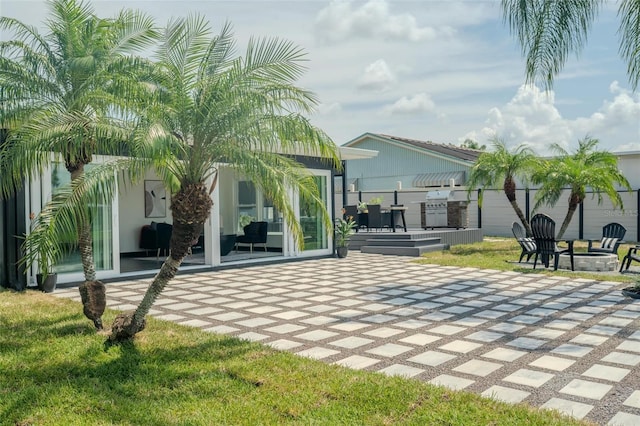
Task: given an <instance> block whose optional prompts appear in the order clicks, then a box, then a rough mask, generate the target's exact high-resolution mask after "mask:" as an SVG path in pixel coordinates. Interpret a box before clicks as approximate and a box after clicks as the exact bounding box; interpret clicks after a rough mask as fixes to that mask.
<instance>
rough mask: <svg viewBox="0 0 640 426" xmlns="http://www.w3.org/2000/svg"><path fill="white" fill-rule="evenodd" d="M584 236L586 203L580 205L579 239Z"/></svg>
mask: <svg viewBox="0 0 640 426" xmlns="http://www.w3.org/2000/svg"><path fill="white" fill-rule="evenodd" d="M583 235H584V201H583V202H582V203H580V204H578V239H579V240H581V239H582V237H583Z"/></svg>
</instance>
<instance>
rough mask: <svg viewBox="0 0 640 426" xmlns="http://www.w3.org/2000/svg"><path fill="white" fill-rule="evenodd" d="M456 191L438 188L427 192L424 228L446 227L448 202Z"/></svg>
mask: <svg viewBox="0 0 640 426" xmlns="http://www.w3.org/2000/svg"><path fill="white" fill-rule="evenodd" d="M453 194H454V191H449V190H437V191H429V192H427V195H426V199H425V202H424V209H423V210H424V211H423V216H424V220H423V221H422V222H423V226H422V227H423V228H425V229H426V228H446V227H447V226H448V221H447V203H448V202H449V200H453Z"/></svg>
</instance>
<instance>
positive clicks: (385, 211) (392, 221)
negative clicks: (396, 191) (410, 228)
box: [358, 205, 408, 232]
mask: <svg viewBox="0 0 640 426" xmlns="http://www.w3.org/2000/svg"><path fill="white" fill-rule="evenodd" d="M407 210H408V207H405V206H403V205H392V206H390V207H384V208H382V209H381V210H380V213H381V214H382V223H383V225H386V226H388V227H389V228H390V229H391V231H392V232H396V228H402V229H403V230H404V232H407V221H406V218H405V215H404V213H405V212H406V211H407ZM358 225H359V226H360V227H365V228H369V213H368V212H366V211H364V212H359V213H358Z"/></svg>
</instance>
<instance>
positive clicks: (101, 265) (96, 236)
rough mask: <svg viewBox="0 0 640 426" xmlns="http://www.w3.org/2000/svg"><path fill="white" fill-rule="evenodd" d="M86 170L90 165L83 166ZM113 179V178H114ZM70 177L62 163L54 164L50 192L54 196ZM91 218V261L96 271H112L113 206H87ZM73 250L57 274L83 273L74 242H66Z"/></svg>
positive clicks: (61, 264) (57, 270) (108, 204)
mask: <svg viewBox="0 0 640 426" xmlns="http://www.w3.org/2000/svg"><path fill="white" fill-rule="evenodd" d="M85 167H86V168H87V169H90V168H91V167H92V165H91V164H89V165H87V166H85ZM114 179H115V177H114ZM70 181H71V176H70V175H69V173H68V172H67V170H66V169H65V167H64V165H63V164H62V163H54V164H53V165H52V169H51V192H52V194H55V193H56V191H57V190H58V188H60V187H61V186H63V185H66V184H68V183H69V182H70ZM89 209H90V212H89V214H90V216H91V222H92V226H91V234H92V238H93V260H94V262H95V268H96V271H108V270H113V268H114V264H113V250H114V249H113V241H114V238H113V206H112V203H111V202H109V203H105V204H98V205H94V206H89ZM67 243H68V244H69V245H74V248H73V249H72V250H71V251H70V252H69V253H68V254H67V256H65V257H64V258H63V259H62V260H61V261H60V262H59V263H58V264H57V265H56V267H55V271H56V272H58V273H62V274H66V273H78V272H83V270H82V262H81V260H80V253H79V250H78V248H77V245H76V242H75V241H71V240H70V241H68V242H67Z"/></svg>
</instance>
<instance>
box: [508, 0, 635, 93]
mask: <svg viewBox="0 0 640 426" xmlns="http://www.w3.org/2000/svg"><path fill="white" fill-rule="evenodd" d="M603 3H604V1H598V0H584V1H558V0H528V1H522V0H502V13H503V16H504V20H505V21H506V22H507V23H508V25H509V27H510V29H511V32H512V33H514V34H515V35H516V36H517V38H518V41H519V43H520V46H521V48H522V53H523V55H524V56H525V58H526V76H527V82H529V83H534V82H536V81H537V80H541V81H542V83H543V85H544V86H545V88H546V89H547V90H549V89H551V88H552V87H553V81H554V77H555V76H556V75H558V74H559V73H560V71H561V70H562V67H563V66H564V64H565V62H566V60H567V57H568V56H569V54H570V53H576V54H578V53H579V52H580V50H581V49H582V47H583V46H584V44H585V43H586V41H587V35H588V33H589V30H590V27H591V24H592V23H593V21H594V20H595V19H596V17H597V16H598V12H599V11H600V8H601V6H602V4H603ZM618 17H619V18H620V26H619V28H618V33H619V35H620V46H619V51H620V55H621V56H622V59H623V60H624V61H625V62H626V63H627V73H628V74H629V81H630V82H631V85H632V86H633V89H634V90H635V89H636V88H637V87H638V82H640V2H639V1H637V0H621V1H620V4H619V6H618Z"/></svg>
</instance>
